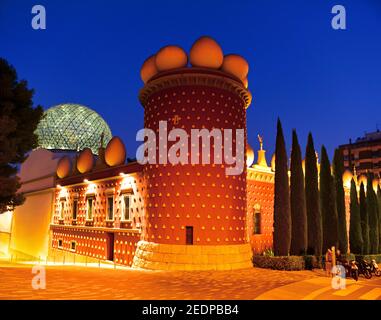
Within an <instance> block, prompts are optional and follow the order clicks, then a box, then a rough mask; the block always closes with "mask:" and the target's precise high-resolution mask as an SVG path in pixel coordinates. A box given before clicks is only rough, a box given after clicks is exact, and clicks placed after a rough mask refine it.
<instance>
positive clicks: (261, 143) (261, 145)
mask: <svg viewBox="0 0 381 320" xmlns="http://www.w3.org/2000/svg"><path fill="white" fill-rule="evenodd" d="M258 141H259V146H260V150H263V136H260V135H259V134H258Z"/></svg>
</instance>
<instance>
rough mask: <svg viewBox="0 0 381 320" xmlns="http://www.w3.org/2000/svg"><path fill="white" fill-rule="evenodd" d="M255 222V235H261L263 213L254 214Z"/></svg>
mask: <svg viewBox="0 0 381 320" xmlns="http://www.w3.org/2000/svg"><path fill="white" fill-rule="evenodd" d="M253 222H254V230H253V232H254V234H261V213H260V212H254V216H253Z"/></svg>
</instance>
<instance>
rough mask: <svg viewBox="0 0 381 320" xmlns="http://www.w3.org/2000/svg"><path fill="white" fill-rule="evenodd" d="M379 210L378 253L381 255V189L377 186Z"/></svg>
mask: <svg viewBox="0 0 381 320" xmlns="http://www.w3.org/2000/svg"><path fill="white" fill-rule="evenodd" d="M377 209H378V235H379V242H378V252H379V253H381V188H380V185H378V186H377Z"/></svg>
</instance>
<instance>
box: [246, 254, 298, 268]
mask: <svg viewBox="0 0 381 320" xmlns="http://www.w3.org/2000/svg"><path fill="white" fill-rule="evenodd" d="M253 264H254V266H255V267H258V268H266V269H273V270H287V271H291V270H304V269H305V262H304V257H301V256H277V257H271V256H260V255H255V256H254V257H253Z"/></svg>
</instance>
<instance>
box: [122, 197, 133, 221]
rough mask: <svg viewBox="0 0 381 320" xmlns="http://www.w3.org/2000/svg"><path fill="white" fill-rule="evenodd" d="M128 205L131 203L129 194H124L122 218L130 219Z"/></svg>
mask: <svg viewBox="0 0 381 320" xmlns="http://www.w3.org/2000/svg"><path fill="white" fill-rule="evenodd" d="M130 205H131V195H129V194H124V195H123V196H122V220H124V221H128V220H130Z"/></svg>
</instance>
